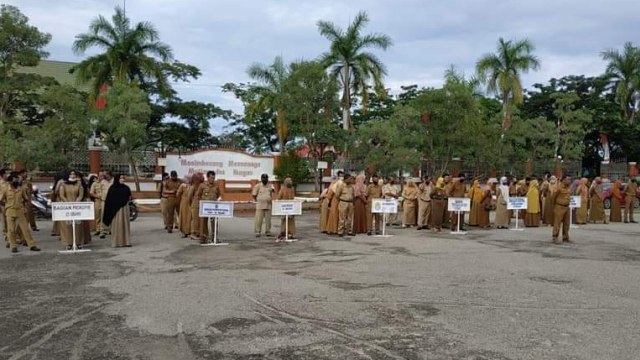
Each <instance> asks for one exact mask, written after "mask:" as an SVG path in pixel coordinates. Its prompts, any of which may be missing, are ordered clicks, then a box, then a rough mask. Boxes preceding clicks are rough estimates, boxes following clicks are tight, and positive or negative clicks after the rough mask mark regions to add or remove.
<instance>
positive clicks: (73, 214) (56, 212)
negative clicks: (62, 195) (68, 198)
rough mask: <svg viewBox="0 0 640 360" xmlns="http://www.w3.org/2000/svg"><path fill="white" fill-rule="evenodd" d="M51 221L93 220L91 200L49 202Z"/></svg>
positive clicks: (93, 213)
mask: <svg viewBox="0 0 640 360" xmlns="http://www.w3.org/2000/svg"><path fill="white" fill-rule="evenodd" d="M51 218H52V220H53V221H74V220H78V221H80V220H93V219H94V218H95V212H94V209H93V203H92V202H54V203H51Z"/></svg>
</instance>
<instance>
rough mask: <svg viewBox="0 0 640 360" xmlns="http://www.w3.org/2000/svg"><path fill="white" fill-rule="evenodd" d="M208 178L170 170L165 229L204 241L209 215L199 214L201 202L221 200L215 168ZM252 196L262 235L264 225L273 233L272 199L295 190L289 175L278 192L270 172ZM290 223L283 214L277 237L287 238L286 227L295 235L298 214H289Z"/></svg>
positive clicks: (165, 187) (284, 197)
mask: <svg viewBox="0 0 640 360" xmlns="http://www.w3.org/2000/svg"><path fill="white" fill-rule="evenodd" d="M206 175H207V176H206V179H205V177H204V175H203V174H202V173H196V174H192V175H188V176H186V177H185V179H184V180H182V179H179V178H178V174H177V172H176V171H171V173H170V175H169V176H168V177H166V178H165V179H164V180H163V182H162V190H161V194H162V198H161V208H162V216H163V219H164V226H165V230H166V231H167V232H169V233H172V232H173V230H174V228H177V229H179V230H180V233H181V235H182V237H184V238H191V239H192V240H197V241H200V242H201V243H205V242H206V241H207V236H208V235H209V231H210V230H209V222H208V218H201V217H200V215H199V209H200V201H201V200H205V201H219V200H222V198H221V191H220V188H219V186H218V183H217V181H216V174H215V172H214V171H209V172H207V174H206ZM252 195H253V198H254V200H255V201H256V214H255V226H254V230H255V234H256V237H259V236H261V233H262V227H263V226H264V233H265V235H267V236H271V207H272V203H271V202H272V201H273V200H293V199H294V197H295V190H294V188H293V183H292V181H291V179H290V178H286V179H285V180H284V182H283V186H282V189H281V190H280V191H279V192H278V194H275V188H274V187H273V186H272V185H271V184H269V177H268V175H267V174H263V175H262V176H261V182H260V183H259V184H257V185H256V186H255V187H254V188H253V189H252ZM288 221H289V223H288V225H287V224H286V223H285V218H284V217H283V219H282V223H281V231H280V234H279V235H278V239H281V238H283V237H285V235H286V234H285V233H284V231H285V229H287V228H288V231H289V233H288V236H289V237H290V238H291V237H295V233H296V226H295V217H293V216H289V217H288Z"/></svg>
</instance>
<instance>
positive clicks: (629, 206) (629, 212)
mask: <svg viewBox="0 0 640 360" xmlns="http://www.w3.org/2000/svg"><path fill="white" fill-rule="evenodd" d="M637 191H638V184H636V179H635V178H632V179H631V180H630V181H629V183H628V184H627V186H626V187H625V188H624V196H625V201H624V222H631V223H635V222H636V221H635V220H633V204H634V203H635V201H636V192H637Z"/></svg>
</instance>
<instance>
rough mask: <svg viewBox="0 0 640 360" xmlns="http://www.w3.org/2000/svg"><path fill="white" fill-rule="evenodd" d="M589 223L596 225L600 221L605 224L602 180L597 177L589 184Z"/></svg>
mask: <svg viewBox="0 0 640 360" xmlns="http://www.w3.org/2000/svg"><path fill="white" fill-rule="evenodd" d="M589 202H590V203H589V221H590V222H592V223H594V224H595V223H596V222H598V221H602V222H603V223H604V224H606V223H607V217H606V216H605V214H604V189H603V188H602V178H600V177H597V178H595V180H594V181H593V183H592V184H591V188H590V189H589Z"/></svg>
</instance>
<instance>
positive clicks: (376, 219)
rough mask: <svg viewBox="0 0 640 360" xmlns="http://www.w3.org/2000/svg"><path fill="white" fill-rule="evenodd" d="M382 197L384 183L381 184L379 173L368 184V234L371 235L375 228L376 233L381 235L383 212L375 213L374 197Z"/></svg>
mask: <svg viewBox="0 0 640 360" xmlns="http://www.w3.org/2000/svg"><path fill="white" fill-rule="evenodd" d="M381 198H382V185H380V178H379V177H378V176H377V175H373V177H372V178H371V184H369V185H368V186H367V199H369V201H368V203H367V229H368V231H367V235H371V234H372V233H373V230H374V223H375V232H376V235H380V227H381V226H382V214H380V213H373V211H372V210H373V199H381Z"/></svg>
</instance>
